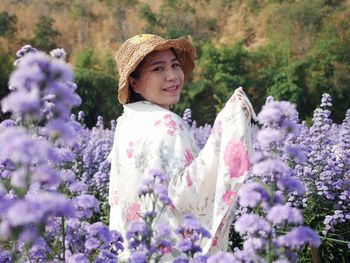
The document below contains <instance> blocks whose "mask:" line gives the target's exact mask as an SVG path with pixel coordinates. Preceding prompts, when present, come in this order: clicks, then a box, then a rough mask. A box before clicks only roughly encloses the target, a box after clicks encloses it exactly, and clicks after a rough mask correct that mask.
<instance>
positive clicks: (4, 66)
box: [0, 53, 14, 122]
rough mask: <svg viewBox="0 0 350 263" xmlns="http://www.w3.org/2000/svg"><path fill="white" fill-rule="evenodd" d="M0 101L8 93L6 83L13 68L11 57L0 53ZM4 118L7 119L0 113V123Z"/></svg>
mask: <svg viewBox="0 0 350 263" xmlns="http://www.w3.org/2000/svg"><path fill="white" fill-rule="evenodd" d="M0 61H1V63H0V101H1V100H2V98H4V97H5V96H6V95H7V94H8V93H9V92H10V90H9V88H8V81H9V76H10V74H11V71H12V70H13V68H14V66H13V61H14V59H13V57H12V56H10V55H8V54H4V53H0ZM5 118H7V115H5V114H3V113H2V112H1V111H0V122H1V121H2V120H4V119H5Z"/></svg>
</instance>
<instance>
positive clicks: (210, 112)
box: [175, 41, 252, 124]
mask: <svg viewBox="0 0 350 263" xmlns="http://www.w3.org/2000/svg"><path fill="white" fill-rule="evenodd" d="M249 59H250V58H249V53H248V51H247V50H245V48H244V47H243V41H240V42H237V43H235V44H233V45H229V46H222V47H219V48H216V47H214V45H212V44H211V43H206V44H205V45H204V46H203V52H202V55H201V57H200V58H199V59H198V62H197V69H196V73H195V80H192V82H190V83H189V84H188V85H187V88H184V89H183V95H182V100H181V103H180V104H179V105H177V106H176V107H175V110H176V111H178V112H180V111H183V110H184V109H185V108H186V107H189V106H190V107H191V109H192V114H193V117H194V119H195V120H197V121H198V123H200V124H203V123H205V122H208V123H212V122H213V121H214V119H215V117H216V115H217V113H218V112H219V111H220V110H221V109H222V107H223V106H224V104H225V103H226V101H227V100H228V99H229V97H230V96H231V95H232V94H233V92H234V90H235V89H236V88H238V87H239V86H243V87H245V88H247V87H248V86H250V85H251V84H252V83H250V82H249V76H248V72H249ZM245 90H247V89H245Z"/></svg>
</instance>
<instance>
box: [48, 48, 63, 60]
mask: <svg viewBox="0 0 350 263" xmlns="http://www.w3.org/2000/svg"><path fill="white" fill-rule="evenodd" d="M50 55H51V57H53V58H57V59H62V60H65V59H66V55H67V53H66V51H65V50H64V49H63V48H56V49H54V50H51V51H50Z"/></svg>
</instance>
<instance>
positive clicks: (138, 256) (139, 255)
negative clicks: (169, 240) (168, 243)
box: [130, 251, 148, 263]
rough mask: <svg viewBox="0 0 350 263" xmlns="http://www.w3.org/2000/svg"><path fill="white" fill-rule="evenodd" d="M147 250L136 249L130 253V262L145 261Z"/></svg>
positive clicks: (140, 262)
mask: <svg viewBox="0 0 350 263" xmlns="http://www.w3.org/2000/svg"><path fill="white" fill-rule="evenodd" d="M147 255H148V254H147V252H145V251H136V252H133V253H132V254H131V257H130V263H147Z"/></svg>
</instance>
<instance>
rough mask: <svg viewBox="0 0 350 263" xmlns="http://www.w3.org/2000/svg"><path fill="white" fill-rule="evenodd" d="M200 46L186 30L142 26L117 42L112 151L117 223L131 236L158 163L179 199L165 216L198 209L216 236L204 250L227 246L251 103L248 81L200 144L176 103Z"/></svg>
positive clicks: (245, 165) (177, 219) (172, 218)
mask: <svg viewBox="0 0 350 263" xmlns="http://www.w3.org/2000/svg"><path fill="white" fill-rule="evenodd" d="M194 59H195V48H194V47H193V45H192V44H191V42H190V41H188V40H187V39H185V38H178V39H171V40H165V39H163V38H161V37H160V36H157V35H148V34H142V35H137V36H135V37H133V38H131V39H129V40H127V41H126V42H125V43H124V44H123V45H122V46H121V47H120V49H119V50H118V52H117V55H116V61H117V65H118V71H119V74H120V80H119V91H118V99H119V101H120V103H121V104H123V105H124V113H123V115H122V116H121V117H119V119H118V122H117V128H116V131H115V138H114V144H113V148H112V151H111V153H110V155H109V158H110V160H111V163H112V166H111V174H110V191H109V202H110V205H111V213H110V228H111V229H116V230H118V231H120V232H121V233H122V234H123V235H124V236H125V233H126V230H127V226H128V224H129V223H130V222H132V221H135V220H138V219H139V213H140V210H141V209H142V208H141V204H140V201H139V199H138V193H137V190H138V186H139V185H140V183H141V182H142V180H143V178H145V177H146V176H148V174H149V173H150V171H152V170H155V169H157V170H160V171H162V172H163V173H164V174H165V175H166V176H168V177H169V180H170V182H169V186H168V190H169V196H170V198H171V199H172V202H173V207H172V209H169V211H166V212H165V213H163V214H162V215H161V218H160V221H163V222H166V223H168V222H169V223H170V224H171V225H173V226H175V227H176V226H177V225H179V224H180V223H181V220H182V219H183V215H184V214H186V213H191V214H193V215H194V216H196V217H197V218H198V219H199V221H200V223H201V224H202V226H204V227H205V228H206V229H208V230H209V231H210V232H211V235H212V238H210V239H207V240H204V243H203V244H202V247H203V251H204V252H214V251H218V250H227V248H228V234H229V225H230V221H231V219H232V218H231V216H232V208H233V203H234V200H235V194H236V192H237V189H238V187H239V186H240V184H241V183H242V182H243V180H244V178H245V175H246V172H247V170H248V169H249V166H250V164H249V157H248V154H249V149H250V119H251V116H254V111H253V109H252V106H251V104H250V102H249V100H248V99H247V97H246V96H245V94H244V92H243V91H242V89H241V88H238V89H236V90H235V91H234V94H233V95H232V97H231V98H230V99H229V101H228V102H227V103H226V106H225V107H224V109H223V110H222V111H221V112H220V113H219V114H218V116H217V118H216V120H215V123H214V125H213V129H212V133H211V135H210V137H209V139H208V141H207V143H206V145H205V147H204V148H203V149H202V150H201V151H199V150H198V148H197V146H196V143H195V141H194V138H193V135H192V134H191V130H190V128H189V127H188V126H187V125H186V123H185V122H184V121H183V119H182V118H180V117H179V116H178V115H176V114H175V113H173V112H171V111H169V106H170V105H174V104H176V103H177V102H178V101H179V99H180V94H181V90H182V88H183V85H184V82H185V81H186V80H187V79H188V77H189V75H190V73H191V72H192V70H193V68H194Z"/></svg>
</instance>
